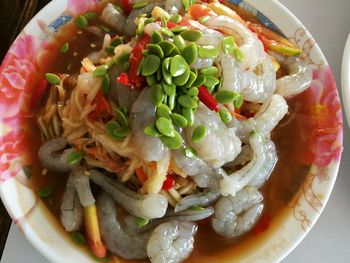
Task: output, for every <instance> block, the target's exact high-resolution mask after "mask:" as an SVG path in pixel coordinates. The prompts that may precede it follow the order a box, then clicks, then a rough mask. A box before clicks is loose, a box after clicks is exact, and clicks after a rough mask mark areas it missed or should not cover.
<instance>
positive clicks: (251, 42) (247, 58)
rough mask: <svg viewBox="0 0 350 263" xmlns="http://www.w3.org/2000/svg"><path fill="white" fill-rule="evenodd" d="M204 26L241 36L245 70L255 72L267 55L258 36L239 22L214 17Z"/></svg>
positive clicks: (242, 65)
mask: <svg viewBox="0 0 350 263" xmlns="http://www.w3.org/2000/svg"><path fill="white" fill-rule="evenodd" d="M204 25H206V26H207V27H208V28H211V29H215V30H220V31H223V32H225V33H228V34H230V35H233V34H234V33H236V34H238V35H239V37H240V38H241V39H242V41H243V43H242V44H241V45H240V47H239V48H240V50H241V52H242V54H243V56H244V60H243V61H242V62H240V65H241V67H242V69H243V70H250V71H252V70H254V69H255V68H256V66H257V65H258V64H259V61H261V58H262V56H263V55H264V54H265V52H264V47H263V45H262V43H261V42H260V41H259V39H258V38H257V36H256V35H255V34H254V33H253V32H252V31H250V30H249V29H248V28H247V27H246V26H244V25H243V24H241V23H240V22H238V21H237V20H234V19H232V18H229V17H227V16H213V17H210V18H209V19H208V20H207V21H206V22H205V23H204Z"/></svg>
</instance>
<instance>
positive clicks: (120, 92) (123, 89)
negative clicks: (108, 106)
mask: <svg viewBox="0 0 350 263" xmlns="http://www.w3.org/2000/svg"><path fill="white" fill-rule="evenodd" d="M122 72H123V71H122V69H121V67H120V65H114V66H113V67H112V68H111V69H110V70H109V71H108V75H109V79H117V77H118V76H119V75H120V73H122ZM139 94H140V91H139V90H138V89H131V88H130V87H128V86H126V85H123V84H121V83H120V82H118V81H111V85H110V88H109V91H108V98H109V99H111V100H112V101H114V102H115V103H117V104H118V105H119V106H123V107H126V108H127V109H128V112H130V111H131V107H132V105H133V104H134V103H135V101H136V100H137V98H138V96H139Z"/></svg>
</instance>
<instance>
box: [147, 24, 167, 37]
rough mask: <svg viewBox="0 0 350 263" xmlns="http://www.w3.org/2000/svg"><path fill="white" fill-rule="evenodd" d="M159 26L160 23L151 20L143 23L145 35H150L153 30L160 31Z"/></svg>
mask: <svg viewBox="0 0 350 263" xmlns="http://www.w3.org/2000/svg"><path fill="white" fill-rule="evenodd" d="M161 28H162V27H161V25H160V24H158V23H155V22H153V23H149V24H147V25H145V27H144V29H143V30H144V31H145V33H146V34H147V35H149V36H152V35H153V33H154V31H157V32H161Z"/></svg>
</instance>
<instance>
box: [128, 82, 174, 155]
mask: <svg viewBox="0 0 350 263" xmlns="http://www.w3.org/2000/svg"><path fill="white" fill-rule="evenodd" d="M131 115H132V130H133V134H134V139H135V144H136V145H138V146H139V147H138V148H139V151H140V152H141V153H140V156H142V157H143V159H144V160H145V161H147V162H152V161H156V162H157V161H160V160H162V159H163V158H167V157H168V156H169V155H170V153H169V148H168V147H166V146H165V145H164V144H163V143H162V141H161V140H160V139H159V138H154V137H150V136H148V135H146V134H145V133H144V129H145V127H146V126H148V125H150V124H153V123H155V121H156V107H155V106H154V104H153V103H152V101H151V95H150V89H149V88H144V89H143V90H142V92H141V94H140V96H139V97H138V99H137V100H136V102H135V103H134V105H133V107H132V112H131Z"/></svg>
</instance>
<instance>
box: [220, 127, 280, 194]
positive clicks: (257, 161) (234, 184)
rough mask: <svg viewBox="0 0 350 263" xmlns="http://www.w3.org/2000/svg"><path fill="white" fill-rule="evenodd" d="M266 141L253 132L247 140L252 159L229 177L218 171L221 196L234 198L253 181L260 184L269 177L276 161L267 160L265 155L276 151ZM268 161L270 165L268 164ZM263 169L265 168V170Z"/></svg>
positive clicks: (263, 137) (222, 171)
mask: <svg viewBox="0 0 350 263" xmlns="http://www.w3.org/2000/svg"><path fill="white" fill-rule="evenodd" d="M267 141H268V140H267V139H266V138H265V136H263V135H262V134H260V133H257V132H254V133H253V134H252V135H251V136H250V139H249V142H250V146H251V147H252V149H253V151H254V155H253V159H252V160H251V161H250V162H249V163H248V164H247V165H246V166H244V167H243V168H242V169H240V170H238V171H235V172H233V173H232V174H230V175H227V174H226V172H225V171H224V170H223V169H220V171H221V175H222V176H223V177H224V178H223V179H222V180H221V181H220V189H221V194H222V195H223V196H228V195H231V196H235V195H236V194H237V193H238V192H239V191H240V190H242V189H243V188H244V187H246V186H247V185H248V184H249V183H250V182H252V181H253V180H257V182H260V181H261V180H262V178H266V177H268V176H269V175H270V173H271V172H272V168H273V166H274V165H275V163H276V160H275V159H274V158H267V155H269V154H271V156H272V155H273V156H274V154H275V153H269V152H274V151H276V150H275V148H274V147H271V143H270V142H269V143H267ZM268 161H270V162H271V163H268ZM271 165H272V168H271ZM265 167H267V168H266V169H265ZM268 168H271V169H268ZM267 171H268V172H269V174H268V175H266V172H267ZM260 174H262V175H260ZM260 179H261V180H260Z"/></svg>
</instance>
